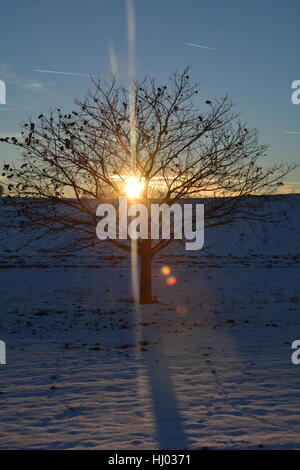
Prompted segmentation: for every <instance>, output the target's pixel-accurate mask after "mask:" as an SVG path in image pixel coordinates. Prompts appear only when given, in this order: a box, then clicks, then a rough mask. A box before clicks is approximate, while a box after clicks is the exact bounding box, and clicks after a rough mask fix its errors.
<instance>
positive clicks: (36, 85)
mask: <svg viewBox="0 0 300 470" xmlns="http://www.w3.org/2000/svg"><path fill="white" fill-rule="evenodd" d="M24 88H26V89H27V90H31V91H44V89H45V86H44V84H43V83H41V82H28V83H25V84H24Z"/></svg>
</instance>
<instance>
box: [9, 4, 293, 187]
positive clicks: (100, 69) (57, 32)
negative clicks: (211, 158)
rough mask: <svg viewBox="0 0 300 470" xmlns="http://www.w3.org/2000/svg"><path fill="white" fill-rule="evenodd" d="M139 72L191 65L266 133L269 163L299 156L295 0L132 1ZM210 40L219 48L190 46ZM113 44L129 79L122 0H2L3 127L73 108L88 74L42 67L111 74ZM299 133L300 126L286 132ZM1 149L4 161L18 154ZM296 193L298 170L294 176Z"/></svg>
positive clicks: (207, 90) (213, 91)
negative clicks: (53, 110)
mask: <svg viewBox="0 0 300 470" xmlns="http://www.w3.org/2000/svg"><path fill="white" fill-rule="evenodd" d="M134 5H135V14H136V66H137V74H138V76H139V77H143V76H145V75H147V74H149V75H153V76H156V77H157V78H158V79H160V80H165V79H166V78H167V77H168V75H169V74H170V73H171V72H172V71H174V70H176V69H178V70H181V69H182V68H183V67H184V66H186V65H191V66H192V71H191V76H192V78H193V79H194V80H195V81H199V82H200V83H201V89H202V93H203V94H204V96H205V98H206V99H207V98H208V99H213V98H218V97H221V96H224V94H225V93H228V94H229V96H230V97H231V99H232V100H233V101H234V103H236V109H237V110H238V111H240V112H242V113H243V115H244V119H245V120H246V121H247V122H248V123H249V125H251V126H257V127H258V128H259V130H260V134H261V140H262V141H263V142H266V143H269V144H270V149H269V155H270V157H269V158H270V162H272V161H278V160H285V161H294V162H300V150H299V149H300V104H299V105H293V104H292V102H291V94H292V90H291V83H292V82H293V81H294V80H300V64H299V44H300V28H299V22H300V2H299V0H287V1H283V0H280V1H279V0H260V1H259V0H251V1H250V0H249V1H248V0H243V1H241V0H239V1H238V0H226V1H224V0H217V1H216V0H210V1H202V0H185V1H182V0H181V1H179V0H151V1H150V0H135V3H134ZM187 42H189V43H195V44H200V45H205V46H207V47H210V48H213V49H215V50H209V49H200V48H196V47H191V46H187V45H186V43H187ZM109 48H110V49H112V48H113V49H114V51H115V56H116V60H117V64H118V71H119V75H120V77H121V78H122V79H126V77H127V70H128V68H127V63H128V43H127V20H126V0H85V1H78V0H60V1H58V0H51V2H50V1H46V0H44V1H41V0H27V1H26V2H24V1H22V0H11V1H10V2H5V3H4V2H3V3H2V5H1V30H0V80H4V81H5V83H6V86H7V103H6V105H0V134H1V135H10V134H15V133H17V132H18V122H20V121H22V120H23V119H27V118H28V117H29V116H31V117H34V116H35V115H36V114H38V113H39V112H40V111H43V112H45V111H46V110H48V109H49V108H50V107H55V106H63V108H65V109H66V110H69V109H70V108H71V107H72V101H73V99H74V98H76V97H83V96H84V95H85V94H86V91H87V89H88V87H89V78H88V77H85V76H76V75H57V74H50V73H39V72H34V71H33V70H36V69H45V70H54V71H64V72H74V73H78V74H89V73H95V74H99V75H100V77H103V78H104V77H107V76H108V74H109V72H110V70H111V67H110V54H109ZM286 132H299V134H286ZM14 152H15V150H14V149H10V148H8V146H6V145H3V146H1V147H0V159H1V161H3V160H7V161H8V160H9V159H11V158H13V157H14ZM289 180H290V181H293V182H294V183H293V187H294V189H296V190H297V191H300V183H299V182H300V169H297V170H296V171H295V172H294V173H293V174H291V175H290V176H289Z"/></svg>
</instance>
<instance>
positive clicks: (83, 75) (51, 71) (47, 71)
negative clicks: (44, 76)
mask: <svg viewBox="0 0 300 470" xmlns="http://www.w3.org/2000/svg"><path fill="white" fill-rule="evenodd" d="M33 72H41V73H56V74H59V75H75V76H77V77H90V75H88V74H86V73H74V72H58V71H57V70H40V69H35V70H33Z"/></svg>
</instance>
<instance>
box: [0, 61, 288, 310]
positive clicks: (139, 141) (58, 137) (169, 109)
mask: <svg viewBox="0 0 300 470" xmlns="http://www.w3.org/2000/svg"><path fill="white" fill-rule="evenodd" d="M188 73H189V71H188V68H187V69H185V70H184V71H183V73H180V74H179V73H174V74H172V75H171V77H170V79H169V81H168V83H167V84H165V85H164V84H163V85H160V86H157V84H156V81H155V80H154V79H151V78H146V79H144V80H143V81H142V82H141V83H138V82H132V83H131V86H130V89H129V91H128V90H127V89H126V88H125V87H124V86H121V85H118V83H117V81H116V79H115V78H112V80H111V81H110V82H109V83H104V84H103V85H102V83H100V81H93V91H90V92H89V93H88V96H87V98H86V99H85V100H84V101H78V100H77V101H75V105H76V110H75V111H72V112H70V113H68V114H64V113H63V112H62V110H61V109H55V110H51V111H50V112H49V113H48V114H47V115H44V114H40V115H39V116H38V119H37V122H33V121H32V120H30V121H29V122H28V123H23V124H22V133H21V135H22V137H21V139H20V138H18V139H17V138H15V137H13V138H4V139H1V140H2V141H4V142H6V143H10V144H12V145H15V146H17V147H19V148H20V149H21V154H22V161H21V162H20V163H19V164H18V165H9V164H5V165H4V173H3V175H4V176H5V177H6V183H5V184H6V186H7V192H8V193H9V194H10V198H9V199H8V200H9V202H10V203H15V204H16V203H17V205H18V209H19V213H20V214H22V218H21V223H22V224H23V226H25V227H26V226H28V227H29V226H30V227H31V228H33V227H34V228H37V227H40V228H41V229H42V230H43V231H44V232H46V233H48V232H51V233H53V232H57V233H62V232H65V231H72V232H74V233H77V235H78V237H77V240H76V247H77V248H82V247H84V246H87V245H90V244H92V245H95V244H97V243H98V245H99V240H98V239H97V238H96V235H95V227H96V224H97V221H98V219H97V217H96V213H95V207H96V206H97V205H98V204H99V203H101V202H103V201H104V200H106V201H108V200H109V201H117V200H118V197H119V195H120V194H121V193H122V190H123V186H124V184H125V183H126V180H127V178H128V177H129V176H130V177H132V176H134V177H135V178H137V179H138V180H140V181H142V182H143V191H142V194H141V195H140V197H141V199H142V200H143V201H144V202H145V203H146V204H149V202H150V201H152V200H153V199H155V200H156V201H159V202H160V203H166V204H168V205H171V204H173V203H174V202H178V201H183V200H186V199H191V198H205V227H206V228H208V227H215V226H218V225H221V224H228V223H231V222H233V221H235V220H237V219H238V218H243V217H245V218H251V217H258V215H257V212H253V210H252V205H253V202H254V201H257V197H253V196H260V195H268V194H271V193H274V192H276V190H277V188H278V186H279V185H282V184H283V183H282V178H283V177H284V176H285V175H286V174H287V173H288V172H289V171H291V170H292V169H293V168H294V166H293V165H284V164H277V165H273V166H272V167H271V168H267V167H264V166H263V165H262V164H261V160H263V159H264V158H265V157H267V147H266V146H265V145H261V144H260V143H259V138H258V132H257V130H256V129H248V128H247V126H246V124H244V123H242V122H241V121H240V118H239V115H237V114H236V113H234V111H233V105H232V103H231V102H230V100H229V99H228V98H227V97H224V98H222V99H220V100H215V101H211V100H205V99H203V98H201V93H199V87H198V85H197V84H191V81H190V78H189V76H188ZM20 198H21V199H20ZM268 215H269V216H270V214H268ZM261 216H262V217H266V214H261ZM173 238H174V237H173V236H172V234H171V237H170V239H168V240H165V239H158V240H153V239H151V236H150V234H149V238H148V239H144V240H142V239H139V240H137V243H136V245H137V253H138V255H139V259H140V302H141V303H151V302H152V301H153V297H152V288H151V264H152V259H153V256H154V255H155V254H156V253H158V252H159V251H160V250H162V249H163V248H165V247H166V246H167V245H168V244H169V243H170V242H171V241H172V240H173ZM110 242H111V243H112V244H113V245H114V246H116V247H118V248H121V249H124V250H127V251H130V250H131V241H130V240H128V241H126V240H119V239H116V240H110ZM65 248H66V249H68V250H71V249H74V245H73V246H70V245H66V246H65Z"/></svg>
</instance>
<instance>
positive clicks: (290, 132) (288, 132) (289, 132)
mask: <svg viewBox="0 0 300 470" xmlns="http://www.w3.org/2000/svg"><path fill="white" fill-rule="evenodd" d="M285 134H300V132H298V131H297V132H296V131H295V132H292V131H287V132H285Z"/></svg>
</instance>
